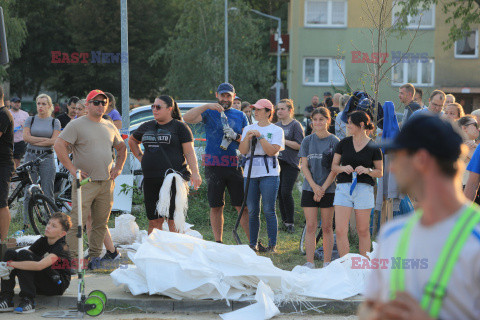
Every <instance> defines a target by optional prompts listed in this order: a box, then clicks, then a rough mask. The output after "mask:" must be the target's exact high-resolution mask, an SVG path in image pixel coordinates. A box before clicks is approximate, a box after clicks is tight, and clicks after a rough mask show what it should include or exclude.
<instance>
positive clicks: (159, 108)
mask: <svg viewBox="0 0 480 320" xmlns="http://www.w3.org/2000/svg"><path fill="white" fill-rule="evenodd" d="M152 112H153V117H154V120H151V121H148V122H145V123H143V124H142V125H141V126H140V127H139V128H138V129H137V130H135V131H134V132H133V133H132V135H131V136H130V138H129V139H128V145H129V146H130V150H131V151H132V153H133V155H134V156H135V157H136V158H137V159H138V160H139V161H140V163H141V165H142V172H143V177H144V179H143V193H144V198H145V209H146V211H147V217H148V220H149V224H148V233H149V234H150V233H151V232H152V231H153V229H154V228H156V229H159V230H162V225H163V222H164V218H163V217H162V218H160V217H159V216H158V215H157V213H156V205H157V201H158V200H159V192H160V189H161V187H162V185H163V182H164V180H165V176H166V175H167V174H168V173H169V172H171V171H172V170H173V171H175V172H176V173H178V174H179V175H180V176H181V177H182V178H183V179H184V181H185V182H187V181H189V180H190V182H191V184H192V185H193V187H194V188H195V189H198V187H200V184H201V183H202V178H201V177H200V174H199V172H198V165H197V157H196V155H195V151H194V149H193V135H192V131H191V130H190V128H189V127H188V126H187V125H186V124H185V123H184V122H183V121H182V116H181V114H180V109H179V108H178V105H177V103H176V102H175V100H173V98H172V97H170V96H166V95H164V96H160V97H158V98H156V99H155V102H154V104H152ZM140 143H141V144H143V146H144V148H145V152H142V151H141V149H140V147H139V145H140ZM175 196H176V188H175V183H173V184H172V193H171V197H170V206H169V216H168V227H169V230H170V231H171V232H175V231H176V228H175V223H174V221H173V219H174V212H175Z"/></svg>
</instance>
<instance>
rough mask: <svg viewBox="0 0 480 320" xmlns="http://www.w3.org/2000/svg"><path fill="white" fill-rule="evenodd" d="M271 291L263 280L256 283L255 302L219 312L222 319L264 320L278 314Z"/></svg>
mask: <svg viewBox="0 0 480 320" xmlns="http://www.w3.org/2000/svg"><path fill="white" fill-rule="evenodd" d="M273 297H274V296H273V291H272V289H270V287H269V286H267V285H266V284H265V283H263V281H260V282H259V283H258V288H257V293H256V294H255V300H257V302H256V303H254V304H252V305H249V306H247V307H245V308H241V309H238V310H235V311H233V312H229V313H224V314H221V315H220V317H221V318H222V319H223V320H245V319H248V320H264V319H271V318H273V317H275V316H276V315H279V314H280V310H278V308H277V306H276V305H275V303H274V302H273Z"/></svg>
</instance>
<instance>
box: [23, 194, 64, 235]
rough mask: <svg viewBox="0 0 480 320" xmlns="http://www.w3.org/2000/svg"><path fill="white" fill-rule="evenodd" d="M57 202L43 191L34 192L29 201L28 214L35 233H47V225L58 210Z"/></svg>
mask: <svg viewBox="0 0 480 320" xmlns="http://www.w3.org/2000/svg"><path fill="white" fill-rule="evenodd" d="M58 211H59V210H58V208H57V206H56V205H55V203H54V202H53V201H52V200H50V198H48V197H47V196H45V195H44V194H41V193H34V194H33V195H32V196H31V197H30V201H29V202H28V215H29V217H30V223H31V224H32V228H33V231H34V232H35V234H39V235H43V234H45V227H46V226H47V223H48V220H49V219H50V217H51V216H52V214H53V213H54V212H58Z"/></svg>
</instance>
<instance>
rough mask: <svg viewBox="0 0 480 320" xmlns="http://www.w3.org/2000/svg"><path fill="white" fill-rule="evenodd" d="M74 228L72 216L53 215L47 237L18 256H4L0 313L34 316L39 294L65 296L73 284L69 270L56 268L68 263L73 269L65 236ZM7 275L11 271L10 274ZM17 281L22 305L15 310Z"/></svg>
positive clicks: (11, 252) (46, 232)
mask: <svg viewBox="0 0 480 320" xmlns="http://www.w3.org/2000/svg"><path fill="white" fill-rule="evenodd" d="M71 226H72V221H71V220H70V217H69V216H67V215H66V214H64V213H62V212H57V213H54V214H53V215H52V217H51V218H50V220H49V221H48V224H47V226H46V228H45V236H44V237H41V238H40V239H38V240H37V241H35V242H34V243H33V244H32V245H31V246H30V248H29V249H28V250H27V249H24V250H21V251H19V252H17V251H15V250H12V249H10V250H8V251H7V252H6V253H5V257H4V259H3V261H5V262H3V263H2V265H0V269H1V270H0V274H1V275H2V287H1V291H0V312H7V311H14V312H15V313H32V312H35V302H34V298H35V294H36V293H38V294H42V295H47V296H53V295H62V294H63V293H64V292H65V290H66V289H67V288H68V286H69V284H70V270H69V269H68V268H55V267H54V266H53V265H54V264H55V265H56V266H62V263H61V262H62V261H64V262H66V263H65V265H71V263H70V262H71V261H70V254H69V251H68V245H67V244H66V242H65V235H66V234H67V231H68V230H69V229H70V228H71ZM65 260H66V261H65ZM67 261H68V263H67ZM52 266H53V267H54V268H52ZM6 270H7V271H6ZM8 271H11V272H10V274H8ZM15 277H17V278H18V283H19V286H20V297H21V301H20V304H19V305H18V307H17V308H15V310H14V308H13V307H14V306H13V296H14V291H13V289H14V288H15Z"/></svg>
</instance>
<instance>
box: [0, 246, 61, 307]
mask: <svg viewBox="0 0 480 320" xmlns="http://www.w3.org/2000/svg"><path fill="white" fill-rule="evenodd" d="M3 260H4V261H10V260H12V261H40V260H41V258H40V257H39V256H37V255H35V254H34V253H33V252H31V251H29V250H20V251H19V252H17V251H15V250H13V249H9V250H7V252H5V257H4V258H3ZM15 277H17V278H18V284H19V286H20V297H27V298H30V299H33V298H35V295H36V294H41V295H46V296H55V295H62V294H63V292H64V291H65V290H66V289H67V287H68V285H69V283H63V282H60V283H59V280H61V278H60V275H59V273H58V272H57V271H56V270H53V269H52V268H51V267H48V268H45V269H43V270H40V271H30V270H20V269H13V270H12V272H11V273H10V280H3V279H2V291H1V295H2V296H4V297H6V298H8V299H12V298H13V295H14V291H13V289H14V288H15Z"/></svg>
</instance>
